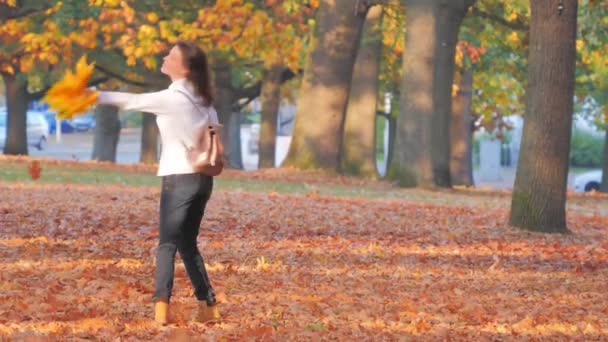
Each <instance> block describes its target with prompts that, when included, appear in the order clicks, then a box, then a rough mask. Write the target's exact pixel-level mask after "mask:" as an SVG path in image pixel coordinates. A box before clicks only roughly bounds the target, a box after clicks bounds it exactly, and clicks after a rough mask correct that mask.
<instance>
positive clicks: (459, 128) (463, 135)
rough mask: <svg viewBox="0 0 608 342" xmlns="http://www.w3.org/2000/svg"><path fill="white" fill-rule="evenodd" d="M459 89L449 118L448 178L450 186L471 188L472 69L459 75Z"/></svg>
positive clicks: (467, 69)
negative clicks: (450, 181) (450, 182)
mask: <svg viewBox="0 0 608 342" xmlns="http://www.w3.org/2000/svg"><path fill="white" fill-rule="evenodd" d="M459 79H460V82H459V87H458V91H457V94H456V96H455V97H454V101H453V102H452V117H451V118H450V142H451V143H450V145H451V151H450V177H451V180H452V185H464V186H473V160H472V153H471V146H472V142H473V130H474V128H473V116H472V115H471V102H472V99H473V69H472V68H471V67H468V68H465V69H464V70H463V71H462V73H461V74H460V75H459Z"/></svg>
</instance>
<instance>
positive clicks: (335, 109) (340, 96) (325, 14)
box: [284, 0, 367, 170]
mask: <svg viewBox="0 0 608 342" xmlns="http://www.w3.org/2000/svg"><path fill="white" fill-rule="evenodd" d="M355 4H356V2H355V1H352V0H322V1H321V2H320V7H319V10H318V18H317V23H318V25H317V27H316V30H315V33H314V37H313V41H312V43H311V50H310V54H309V56H308V58H307V62H306V66H305V69H304V78H303V82H302V86H301V89H300V96H299V99H298V109H297V112H296V117H295V123H294V131H293V138H292V141H291V144H290V146H289V151H288V153H287V157H286V160H285V162H284V165H286V166H293V167H297V168H302V169H308V168H323V169H329V170H338V168H339V165H340V152H341V150H342V138H343V128H344V115H345V112H346V104H347V102H348V94H349V91H350V84H351V79H352V73H353V65H354V63H355V57H356V55H357V49H358V46H359V40H360V37H361V31H362V29H363V23H364V20H365V15H366V12H367V11H355Z"/></svg>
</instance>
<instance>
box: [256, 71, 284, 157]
mask: <svg viewBox="0 0 608 342" xmlns="http://www.w3.org/2000/svg"><path fill="white" fill-rule="evenodd" d="M282 73H283V65H281V64H275V65H273V66H271V67H270V68H268V69H266V70H264V75H263V80H262V93H261V101H262V120H261V121H262V122H261V129H260V142H259V146H260V147H259V161H258V168H260V169H261V168H272V167H274V166H275V163H274V162H275V150H276V142H277V119H278V116H279V105H280V103H281V74H282Z"/></svg>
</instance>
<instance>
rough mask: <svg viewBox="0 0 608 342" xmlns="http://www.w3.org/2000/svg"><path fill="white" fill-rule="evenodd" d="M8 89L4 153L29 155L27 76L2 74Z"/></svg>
mask: <svg viewBox="0 0 608 342" xmlns="http://www.w3.org/2000/svg"><path fill="white" fill-rule="evenodd" d="M2 79H3V80H4V85H5V87H6V107H7V117H6V120H7V122H6V141H5V145H4V153H5V154H12V155H20V154H22V155H27V154H28V146H27V130H26V120H27V102H28V94H27V81H26V78H25V75H21V74H17V75H10V74H8V73H2Z"/></svg>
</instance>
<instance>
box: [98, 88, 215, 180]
mask: <svg viewBox="0 0 608 342" xmlns="http://www.w3.org/2000/svg"><path fill="white" fill-rule="evenodd" d="M179 91H182V92H186V93H188V94H189V95H190V99H189V98H188V97H186V95H184V94H183V93H181V92H179ZM192 101H194V102H195V103H196V106H195V105H194V104H193V103H192ZM97 103H98V104H104V105H114V106H117V107H119V108H121V109H124V110H132V111H140V112H147V113H152V114H156V123H157V125H158V130H159V131H160V137H161V141H162V148H161V153H160V162H159V165H158V172H157V175H158V176H166V175H172V174H184V173H194V170H193V169H192V166H191V165H190V162H189V161H188V159H187V157H186V146H192V145H193V133H194V128H195V127H198V126H200V125H206V124H207V123H208V122H209V120H211V121H212V122H214V123H217V113H216V111H215V109H214V108H213V107H212V106H208V107H205V106H203V101H202V99H201V98H200V97H198V96H197V95H195V91H194V87H193V85H192V84H191V83H190V82H189V81H187V80H186V79H185V78H183V79H179V80H176V81H174V82H173V83H171V85H170V86H169V88H167V89H165V90H162V91H159V92H154V93H144V94H131V93H122V92H113V91H100V92H99V97H98V98H97Z"/></svg>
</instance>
